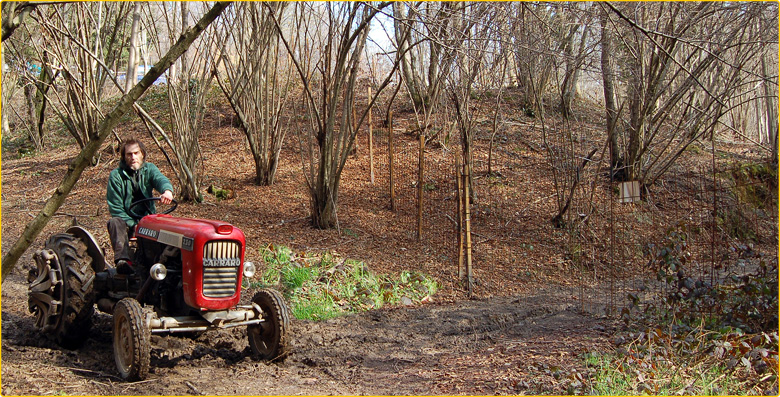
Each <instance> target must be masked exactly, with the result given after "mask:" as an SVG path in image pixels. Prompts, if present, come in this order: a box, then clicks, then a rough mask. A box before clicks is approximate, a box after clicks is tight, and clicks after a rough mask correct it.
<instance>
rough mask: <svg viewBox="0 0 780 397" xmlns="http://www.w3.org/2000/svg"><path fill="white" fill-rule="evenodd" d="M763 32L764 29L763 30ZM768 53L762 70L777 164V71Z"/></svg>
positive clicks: (767, 113) (768, 122) (768, 126)
mask: <svg viewBox="0 0 780 397" xmlns="http://www.w3.org/2000/svg"><path fill="white" fill-rule="evenodd" d="M762 30H763V29H762ZM767 56H768V55H767V51H763V54H762V56H761V70H762V74H763V75H764V81H763V86H764V103H765V104H766V113H765V114H766V121H767V123H766V127H767V137H768V138H769V142H768V143H769V144H770V145H772V159H773V162H774V163H775V164H777V161H778V159H777V155H778V151H777V130H778V122H777V72H778V71H777V69H774V70H770V69H769V68H770V66H769V64H770V62H769V61H768V60H767Z"/></svg>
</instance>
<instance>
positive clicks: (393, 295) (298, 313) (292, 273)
mask: <svg viewBox="0 0 780 397" xmlns="http://www.w3.org/2000/svg"><path fill="white" fill-rule="evenodd" d="M262 255H263V262H264V265H265V268H264V269H263V270H262V271H261V273H260V280H259V281H256V282H254V283H252V284H251V285H249V286H250V288H264V287H275V288H278V289H280V290H282V291H283V293H284V295H285V298H286V299H287V302H288V305H289V306H290V309H291V311H292V314H293V315H294V316H295V317H296V318H299V319H309V320H324V319H328V318H333V317H337V316H341V315H345V314H349V313H355V312H360V311H365V310H369V309H374V308H380V307H383V306H385V305H399V304H403V305H413V304H418V303H421V302H424V301H427V300H430V299H431V296H432V295H433V294H435V293H436V291H438V290H439V284H438V283H437V282H436V281H435V280H434V279H433V278H431V277H430V276H427V275H425V274H422V273H417V272H409V271H404V272H401V273H400V274H397V275H377V274H374V273H373V272H371V271H370V270H369V269H368V267H367V266H366V264H365V263H363V262H360V261H355V260H351V259H344V258H341V257H339V256H337V255H336V254H334V253H331V252H326V253H323V254H314V253H295V252H293V251H292V250H290V249H289V248H288V247H285V246H268V247H266V248H264V249H263V252H262ZM261 268H262V265H261Z"/></svg>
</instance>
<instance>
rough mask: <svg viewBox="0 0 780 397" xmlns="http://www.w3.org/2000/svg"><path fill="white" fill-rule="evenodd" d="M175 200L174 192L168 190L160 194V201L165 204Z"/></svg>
mask: <svg viewBox="0 0 780 397" xmlns="http://www.w3.org/2000/svg"><path fill="white" fill-rule="evenodd" d="M172 201H173V192H171V191H170V190H166V191H165V193H163V194H161V195H160V202H161V203H163V204H170V203H171V202H172Z"/></svg>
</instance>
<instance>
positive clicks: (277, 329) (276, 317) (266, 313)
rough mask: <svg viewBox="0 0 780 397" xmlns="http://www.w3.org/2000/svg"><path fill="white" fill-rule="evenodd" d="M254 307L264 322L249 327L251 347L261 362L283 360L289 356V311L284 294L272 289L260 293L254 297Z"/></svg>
mask: <svg viewBox="0 0 780 397" xmlns="http://www.w3.org/2000/svg"><path fill="white" fill-rule="evenodd" d="M252 306H254V307H255V310H256V311H258V312H259V313H261V316H262V320H263V321H262V322H261V323H260V324H256V325H250V326H249V327H247V334H248V336H249V347H250V348H251V349H252V353H253V354H254V356H255V357H256V358H258V359H261V360H272V359H277V358H282V357H284V356H285V355H286V354H287V328H288V327H289V322H290V320H289V314H288V313H289V310H288V309H287V304H285V303H284V298H282V294H280V293H279V292H278V291H275V290H272V289H263V290H260V291H258V292H257V293H256V294H255V296H253V297H252Z"/></svg>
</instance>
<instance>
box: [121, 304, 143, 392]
mask: <svg viewBox="0 0 780 397" xmlns="http://www.w3.org/2000/svg"><path fill="white" fill-rule="evenodd" d="M150 336H151V331H150V329H149V325H147V323H146V318H145V316H144V311H143V308H141V305H140V304H139V303H138V301H137V300H135V299H133V298H124V299H122V300H121V301H119V302H118V303H117V304H116V306H115V307H114V360H115V361H116V368H117V370H119V375H120V376H122V379H125V380H130V381H136V380H143V379H145V378H146V375H147V374H149V361H150V354H151V342H150Z"/></svg>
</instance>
